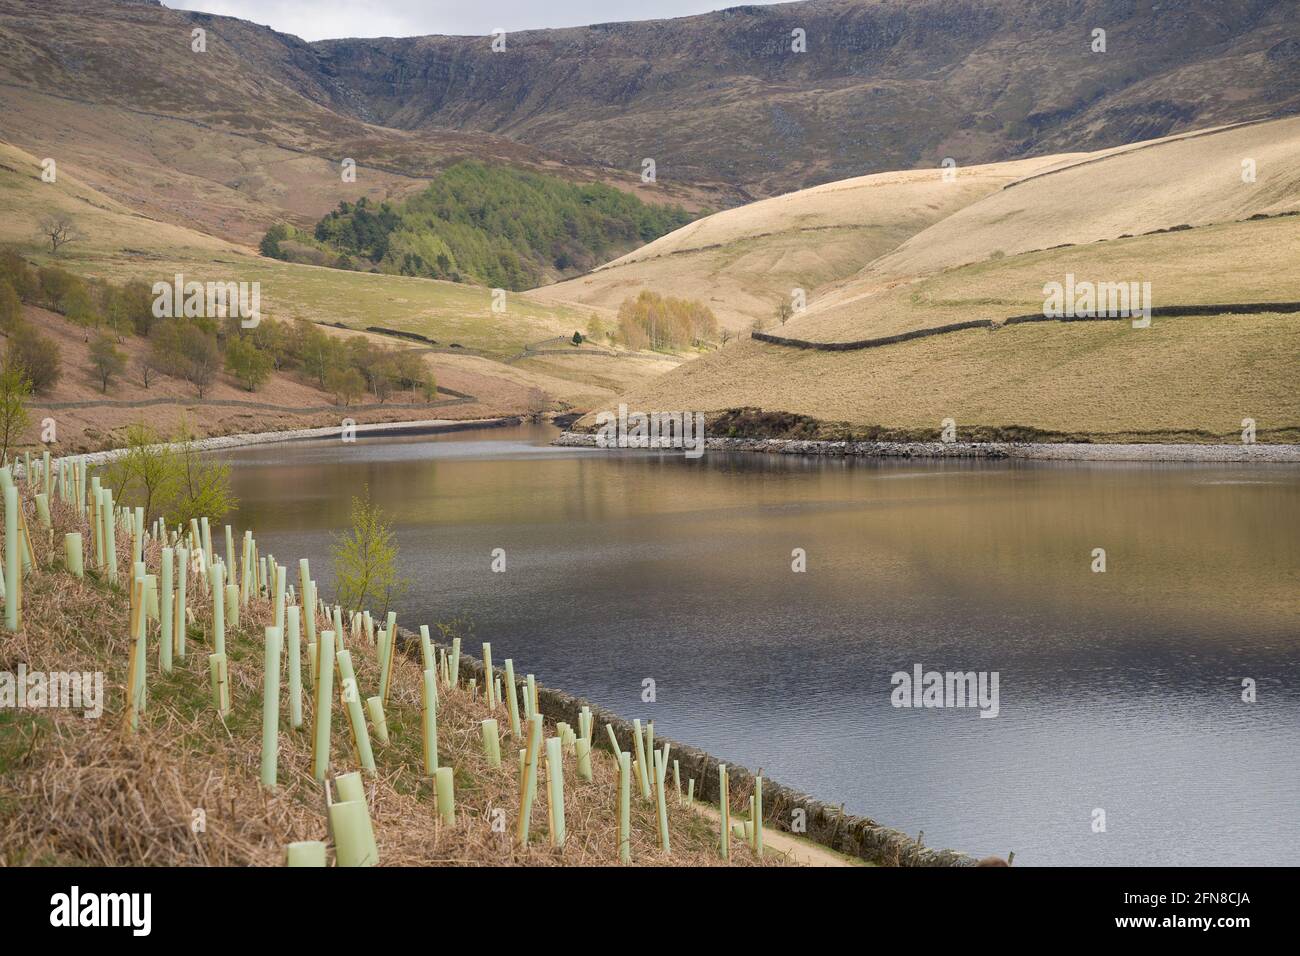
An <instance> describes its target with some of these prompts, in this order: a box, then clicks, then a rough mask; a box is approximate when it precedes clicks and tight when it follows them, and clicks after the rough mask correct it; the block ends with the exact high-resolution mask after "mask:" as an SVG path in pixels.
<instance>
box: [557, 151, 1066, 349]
mask: <svg viewBox="0 0 1300 956" xmlns="http://www.w3.org/2000/svg"><path fill="white" fill-rule="evenodd" d="M1072 158H1075V157H1071V156H1051V157H1044V158H1042V159H1030V160H1021V161H1016V162H1010V163H997V164H994V165H990V166H976V167H971V168H969V169H962V170H959V171H958V175H957V178H956V181H955V182H952V183H948V182H944V181H943V180H942V179H941V176H940V171H939V170H937V169H934V170H925V171H911V172H896V173H879V174H876V175H872V176H862V177H859V178H857V179H849V180H845V181H843V182H835V183H828V184H826V185H824V186H816V187H813V188H812V189H805V190H800V191H799V192H794V193H789V194H787V195H784V196H777V197H775V198H773V199H765V200H762V201H760V202H756V203H752V204H750V205H747V206H741V207H739V208H737V209H729V210H726V211H724V212H720V213H716V214H714V215H712V216H707V217H705V218H703V219H700V220H698V221H696V222H693V223H691V224H690V225H688V226H684V227H682V228H681V229H678V230H676V231H675V232H672V233H670V234H669V235H667V236H664V237H663V238H662V239H658V240H656V241H654V242H651V243H649V244H647V245H645V246H643V247H642V248H640V249H638V250H636V251H635V252H632V253H629V254H628V255H625V256H623V257H622V258H620V259H617V260H615V261H614V262H611V263H609V264H608V265H604V266H601V267H600V268H599V269H597V270H595V271H594V272H592V273H590V274H588V275H585V276H581V277H580V278H577V279H571V280H569V281H567V282H561V283H557V284H556V285H552V286H546V287H544V288H541V289H538V290H537V291H536V292H535V293H534V295H535V296H536V297H537V298H538V299H540V300H543V301H547V302H554V303H556V304H569V303H572V304H574V305H582V306H589V307H593V308H596V309H600V310H602V311H606V312H608V311H613V310H617V308H618V306H619V305H620V303H622V301H623V300H624V299H625V298H628V297H634V296H636V295H637V293H639V292H640V291H641V290H642V289H649V290H651V291H654V292H659V293H661V294H667V295H678V296H685V297H688V298H694V299H699V300H700V301H703V302H705V303H706V304H707V305H709V307H710V308H712V309H713V311H714V313H715V314H716V315H717V316H718V319H719V322H720V323H721V324H722V326H723V327H724V328H729V329H731V330H733V331H740V330H744V329H748V328H749V327H750V326H751V325H752V324H753V323H754V322H755V321H761V322H771V321H773V320H774V316H775V313H776V309H777V306H778V305H779V304H780V303H781V302H789V300H790V295H791V290H792V289H794V288H801V289H803V290H804V291H805V293H806V295H807V296H808V298H809V299H810V300H812V299H813V298H814V297H815V296H816V294H817V293H818V292H819V291H820V290H821V289H823V288H825V287H826V286H827V285H829V284H831V283H834V282H836V281H838V280H841V279H845V278H848V277H850V276H853V275H855V274H856V273H857V272H859V271H860V270H861V269H862V268H863V267H864V266H866V265H867V264H868V263H870V262H872V261H873V260H875V259H877V258H879V257H880V256H883V255H885V254H886V253H888V252H889V251H891V250H893V249H894V248H895V247H897V246H898V245H899V244H900V243H902V242H904V241H905V240H907V239H909V238H910V237H912V236H913V235H915V234H916V233H918V232H921V231H923V230H924V229H926V227H928V226H930V225H932V224H933V223H936V222H940V221H942V220H943V219H944V218H945V217H947V216H950V215H952V214H953V213H955V212H956V211H957V210H959V209H962V208H963V207H965V206H967V205H969V204H971V203H974V202H977V201H978V200H980V199H982V198H984V197H985V196H988V195H989V194H990V193H993V192H995V191H996V190H998V189H999V188H1001V187H1003V186H1005V185H1006V184H1007V183H1010V182H1013V181H1014V180H1016V179H1018V178H1020V177H1023V176H1028V175H1032V174H1033V173H1034V172H1036V171H1039V170H1042V169H1046V168H1050V167H1051V166H1054V165H1056V164H1058V163H1060V162H1066V161H1069V160H1070V159H1072Z"/></svg>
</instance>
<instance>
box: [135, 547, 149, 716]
mask: <svg viewBox="0 0 1300 956" xmlns="http://www.w3.org/2000/svg"><path fill="white" fill-rule="evenodd" d="M140 568H141V569H143V568H144V562H143V561H141V562H140ZM135 580H136V584H137V586H138V596H137V598H136V600H137V601H138V602H139V603H138V604H137V613H136V618H135V642H136V648H137V653H136V655H135V708H136V710H137V711H138V712H140V713H142V714H143V713H144V711H145V694H146V692H147V681H146V680H145V676H146V674H147V673H148V665H149V661H148V657H147V654H148V645H147V641H148V629H149V580H148V578H146V577H145V576H144V575H143V574H141V575H137V576H136V579H135Z"/></svg>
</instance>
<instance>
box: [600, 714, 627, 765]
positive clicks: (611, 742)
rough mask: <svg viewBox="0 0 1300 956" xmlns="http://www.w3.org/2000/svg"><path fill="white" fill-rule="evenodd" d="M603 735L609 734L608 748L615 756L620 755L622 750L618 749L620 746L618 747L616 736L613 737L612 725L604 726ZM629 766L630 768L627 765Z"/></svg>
mask: <svg viewBox="0 0 1300 956" xmlns="http://www.w3.org/2000/svg"><path fill="white" fill-rule="evenodd" d="M605 733H607V734H609V746H610V749H611V750H613V751H614V753H615V754H619V753H622V752H623V748H622V747H620V746H619V745H618V737H616V736H615V735H614V725H613V724H606V725H605ZM629 766H630V765H629Z"/></svg>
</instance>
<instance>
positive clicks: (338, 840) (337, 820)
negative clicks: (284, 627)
mask: <svg viewBox="0 0 1300 956" xmlns="http://www.w3.org/2000/svg"><path fill="white" fill-rule="evenodd" d="M330 643H331V644H332V643H333V641H331V642H330ZM327 669H328V668H327ZM330 828H331V829H332V830H333V831H334V856H335V859H337V860H338V865H339V866H377V865H378V864H379V852H378V850H377V848H376V844H375V831H374V827H373V826H371V823H370V810H369V808H367V807H366V802H365V801H364V800H343V801H340V802H338V803H334V804H331V805H330Z"/></svg>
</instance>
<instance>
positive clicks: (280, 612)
mask: <svg viewBox="0 0 1300 956" xmlns="http://www.w3.org/2000/svg"><path fill="white" fill-rule="evenodd" d="M284 578H285V567H284V565H282V564H277V565H276V566H275V617H274V619H273V620H274V622H275V623H274V624H273V625H272V626H273V627H278V628H280V630H281V632H283V630H284V605H285V598H284V593H285V592H284Z"/></svg>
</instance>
